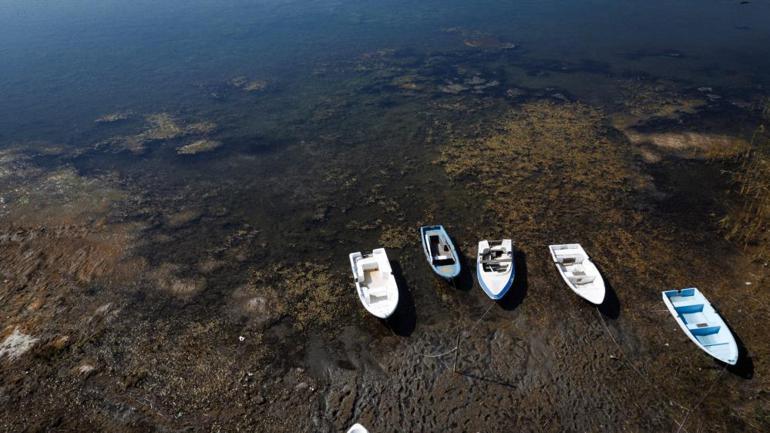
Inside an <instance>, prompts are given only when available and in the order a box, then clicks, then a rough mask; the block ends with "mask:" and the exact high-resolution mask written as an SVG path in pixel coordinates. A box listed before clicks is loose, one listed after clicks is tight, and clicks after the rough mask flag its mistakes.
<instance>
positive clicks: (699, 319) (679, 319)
mask: <svg viewBox="0 0 770 433" xmlns="http://www.w3.org/2000/svg"><path fill="white" fill-rule="evenodd" d="M663 303H664V304H666V307H667V308H668V311H670V312H671V315H672V316H674V319H676V323H678V324H679V327H680V328H682V331H684V333H685V334H687V336H688V337H689V338H690V340H692V342H693V343H695V344H696V345H698V347H700V348H701V349H702V350H703V351H704V352H706V353H708V354H709V355H711V356H713V357H714V358H716V359H718V360H720V361H722V362H725V363H727V364H730V365H735V363H737V362H738V344H736V342H735V337H733V334H732V333H731V332H730V329H728V328H727V325H725V322H724V320H722V317H721V316H720V315H719V313H717V312H716V310H715V309H714V307H712V306H711V303H709V301H708V300H707V299H706V297H705V296H703V294H702V293H701V292H700V290H698V289H696V288H689V289H682V290H667V291H665V292H663Z"/></svg>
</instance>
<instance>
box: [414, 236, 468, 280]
mask: <svg viewBox="0 0 770 433" xmlns="http://www.w3.org/2000/svg"><path fill="white" fill-rule="evenodd" d="M420 237H421V238H422V249H423V251H425V258H427V259H428V263H429V264H430V267H431V268H433V272H435V273H436V274H438V275H439V276H441V277H444V278H446V279H452V278H454V277H456V276H458V275H460V258H459V256H458V255H457V250H455V246H454V244H452V239H450V238H449V235H448V234H447V232H446V230H444V226H442V225H436V226H423V227H420Z"/></svg>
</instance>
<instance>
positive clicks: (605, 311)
mask: <svg viewBox="0 0 770 433" xmlns="http://www.w3.org/2000/svg"><path fill="white" fill-rule="evenodd" d="M594 264H595V265H596V268H597V269H598V270H599V274H600V275H601V276H602V279H603V280H604V301H602V303H601V304H599V305H598V306H597V308H598V309H599V312H600V313H602V315H603V316H604V317H607V318H609V319H613V320H615V319H617V318H618V317H620V299H618V294H617V293H616V292H615V289H614V288H613V287H612V283H610V281H609V280H608V279H607V273H606V272H604V271H603V270H602V267H601V266H600V265H599V264H597V263H595V262H594Z"/></svg>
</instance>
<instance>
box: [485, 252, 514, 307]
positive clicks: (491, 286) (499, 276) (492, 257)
mask: <svg viewBox="0 0 770 433" xmlns="http://www.w3.org/2000/svg"><path fill="white" fill-rule="evenodd" d="M476 275H477V276H478V279H479V285H481V288H482V289H483V290H484V293H486V294H487V296H489V297H490V298H492V299H494V300H499V299H502V298H503V296H505V294H506V293H507V292H508V289H510V288H511V285H512V284H513V279H514V277H515V271H514V265H513V242H511V240H510V239H503V240H501V241H487V240H484V241H481V242H479V250H478V253H477V255H476Z"/></svg>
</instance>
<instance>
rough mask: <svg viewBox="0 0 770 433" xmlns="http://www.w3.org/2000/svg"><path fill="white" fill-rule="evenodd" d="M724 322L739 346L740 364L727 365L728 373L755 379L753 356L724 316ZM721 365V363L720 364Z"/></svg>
mask: <svg viewBox="0 0 770 433" xmlns="http://www.w3.org/2000/svg"><path fill="white" fill-rule="evenodd" d="M720 316H721V317H722V321H724V322H725V325H726V326H727V329H729V330H730V333H731V334H733V338H735V344H736V345H737V346H738V362H737V363H736V364H735V365H726V367H725V368H727V371H729V372H730V373H732V374H734V375H736V376H739V377H742V378H744V379H751V378H753V377H754V361H753V360H752V359H751V355H749V350H748V349H747V348H746V346H745V345H744V344H743V340H741V337H739V336H738V334H737V333H736V332H735V328H733V327H732V326H730V323H729V322H728V321H727V319H725V317H724V316H722V315H721V314H720ZM720 364H721V363H720Z"/></svg>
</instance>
